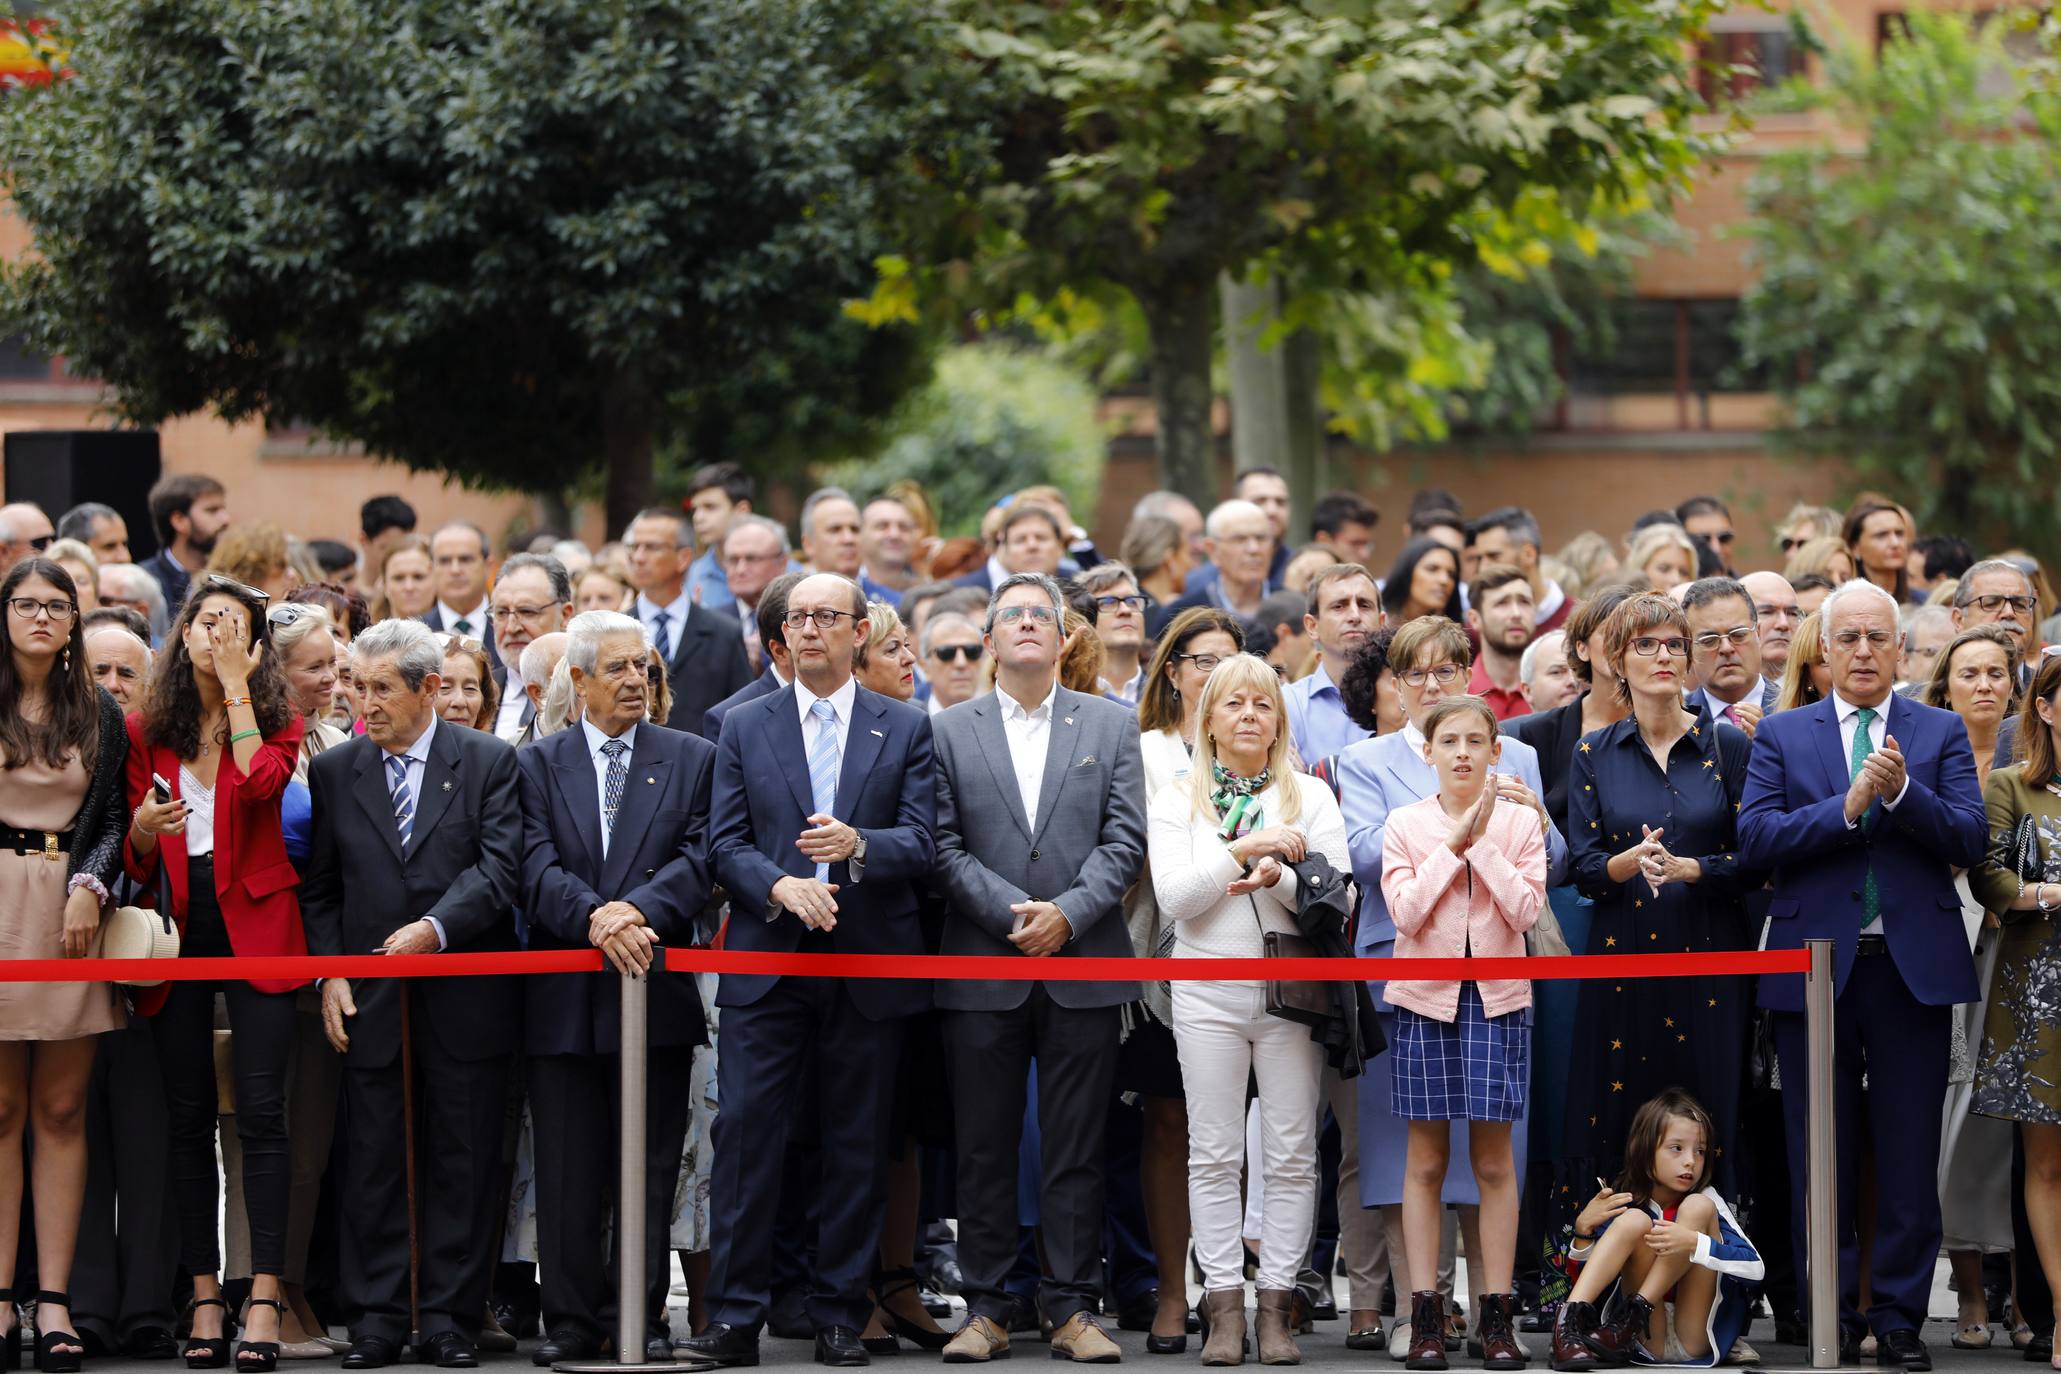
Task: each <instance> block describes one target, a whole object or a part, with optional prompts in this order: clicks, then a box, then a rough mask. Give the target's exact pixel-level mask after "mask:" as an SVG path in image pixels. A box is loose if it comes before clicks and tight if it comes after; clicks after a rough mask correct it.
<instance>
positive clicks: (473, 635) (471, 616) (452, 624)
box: [437, 597, 494, 644]
mask: <svg viewBox="0 0 2061 1374" xmlns="http://www.w3.org/2000/svg"><path fill="white" fill-rule="evenodd" d="M437 618H438V619H439V620H441V621H443V622H444V629H445V630H446V631H447V632H449V633H451V634H458V635H464V636H465V637H466V638H467V639H476V640H478V641H479V642H480V643H482V644H484V643H486V642H487V626H489V625H491V624H493V623H494V622H493V619H492V618H491V617H490V616H489V615H488V614H487V603H486V602H484V601H482V602H480V603H479V605H477V606H475V607H473V608H472V609H471V610H470V611H464V612H460V611H455V610H453V609H451V607H449V606H447V605H445V604H444V599H443V598H442V597H438V598H437ZM461 620H462V621H464V622H465V623H466V625H467V626H469V627H470V628H468V629H463V630H461V629H459V628H458V622H459V621H461Z"/></svg>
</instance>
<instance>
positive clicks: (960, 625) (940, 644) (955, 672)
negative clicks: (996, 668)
mask: <svg viewBox="0 0 2061 1374" xmlns="http://www.w3.org/2000/svg"><path fill="white" fill-rule="evenodd" d="M917 652H918V656H919V657H920V658H921V659H922V660H923V675H924V676H925V677H926V678H928V679H930V713H931V714H932V715H933V716H934V715H936V714H937V713H938V712H940V711H942V710H944V709H945V708H946V707H947V706H957V705H958V704H959V703H960V702H962V701H971V700H973V697H974V694H975V693H976V692H978V691H979V690H980V661H981V659H982V658H983V657H984V656H985V655H986V654H987V649H986V647H985V646H984V645H983V644H982V643H981V637H980V627H979V626H978V625H975V624H974V623H973V622H972V621H970V620H968V619H967V618H966V617H965V616H963V615H954V614H952V613H951V612H949V611H947V612H942V613H934V614H932V615H931V617H930V619H928V620H926V621H924V622H923V635H922V637H921V639H920V640H919V642H918V644H917Z"/></svg>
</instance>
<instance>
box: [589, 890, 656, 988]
mask: <svg viewBox="0 0 2061 1374" xmlns="http://www.w3.org/2000/svg"><path fill="white" fill-rule="evenodd" d="M587 943H588V944H590V945H592V946H594V948H596V949H598V950H600V951H601V952H602V953H603V954H606V955H607V956H608V962H609V963H611V964H614V965H615V967H616V971H617V972H619V973H627V974H629V975H630V976H631V977H632V978H639V977H642V976H643V975H644V974H646V973H648V972H650V971H651V948H652V946H653V945H656V944H657V943H658V932H657V931H655V930H653V929H652V928H651V927H650V926H649V925H647V924H646V923H645V920H644V913H643V912H641V911H639V910H638V909H637V908H636V907H634V906H631V905H630V904H629V903H628V902H603V903H602V904H601V905H600V906H597V907H595V908H594V910H593V912H592V914H590V915H589V916H588V917H587Z"/></svg>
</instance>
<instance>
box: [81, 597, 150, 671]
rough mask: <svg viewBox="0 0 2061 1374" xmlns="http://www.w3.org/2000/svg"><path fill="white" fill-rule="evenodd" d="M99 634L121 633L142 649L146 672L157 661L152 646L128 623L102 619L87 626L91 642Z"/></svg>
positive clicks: (87, 635)
mask: <svg viewBox="0 0 2061 1374" xmlns="http://www.w3.org/2000/svg"><path fill="white" fill-rule="evenodd" d="M148 575H149V574H147V573H146V574H145V576H148ZM97 634H116V635H120V636H121V637H122V638H123V639H126V640H128V641H129V642H130V643H131V644H134V645H135V646H136V647H137V648H139V649H141V650H142V651H143V668H144V671H145V672H148V671H149V670H150V665H151V664H152V663H154V662H156V661H157V655H156V654H155V653H153V652H152V651H151V648H150V646H149V645H148V644H145V643H144V642H143V641H142V640H140V639H138V638H137V637H136V632H135V631H134V630H132V629H130V628H129V627H128V626H127V625H124V624H121V623H120V622H119V621H114V620H102V621H99V622H97V623H95V624H92V625H88V626H87V627H86V639H87V641H88V642H89V643H90V642H91V641H92V638H93V636H95V635H97Z"/></svg>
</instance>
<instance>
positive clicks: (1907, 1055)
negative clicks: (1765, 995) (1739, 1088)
mask: <svg viewBox="0 0 2061 1374" xmlns="http://www.w3.org/2000/svg"><path fill="white" fill-rule="evenodd" d="M1952 1010H1953V1009H1952V1008H1951V1007H1928V1006H1925V1005H1923V1004H1921V1003H1920V1002H1919V1001H1918V1000H1917V999H1916V998H1914V997H1912V996H1911V993H1910V989H1909V988H1907V987H1905V986H1904V980H1903V978H1902V976H1901V975H1900V974H1898V973H1897V971H1896V964H1895V963H1894V961H1892V960H1891V959H1890V958H1889V956H1888V955H1886V954H1878V955H1863V956H1861V957H1859V958H1857V959H1855V960H1854V964H1853V972H1852V973H1851V974H1850V975H1848V977H1847V980H1846V989H1845V990H1844V991H1843V992H1841V993H1840V994H1839V1000H1838V1005H1837V1007H1836V1009H1835V1018H1834V1025H1835V1027H1836V1030H1835V1036H1836V1043H1835V1047H1834V1052H1833V1102H1834V1112H1835V1115H1836V1120H1837V1132H1838V1137H1839V1139H1838V1153H1839V1320H1840V1325H1841V1326H1842V1327H1843V1328H1845V1329H1846V1330H1848V1331H1857V1330H1859V1329H1860V1327H1861V1324H1862V1313H1861V1311H1860V1241H1859V1231H1858V1228H1857V1218H1858V1216H1859V1210H1858V1200H1859V1193H1860V1155H1861V1145H1862V1142H1863V1140H1864V1139H1867V1140H1871V1141H1872V1142H1873V1145H1874V1151H1875V1183H1876V1189H1877V1194H1878V1196H1880V1197H1881V1198H1882V1199H1883V1200H1884V1202H1885V1204H1887V1205H1884V1206H1883V1207H1881V1208H1879V1209H1878V1210H1877V1212H1876V1215H1875V1251H1874V1255H1873V1256H1872V1259H1873V1268H1872V1270H1871V1283H1872V1286H1873V1291H1874V1299H1875V1304H1874V1306H1873V1307H1871V1308H1869V1309H1868V1312H1867V1314H1866V1323H1867V1325H1868V1326H1869V1327H1870V1328H1872V1329H1873V1330H1874V1332H1875V1334H1876V1335H1877V1336H1878V1337H1879V1336H1882V1335H1884V1334H1885V1333H1887V1332H1890V1331H1896V1330H1911V1331H1916V1330H1919V1329H1921V1328H1922V1327H1923V1326H1924V1324H1925V1309H1926V1304H1927V1300H1928V1299H1929V1298H1930V1296H1931V1293H1932V1271H1933V1264H1934V1261H1935V1260H1936V1259H1937V1258H1938V1255H1939V1240H1940V1219H1939V1185H1938V1181H1937V1180H1938V1174H1939V1128H1940V1111H1941V1108H1942V1106H1943V1105H1944V1103H1945V1101H1946V1081H1947V1053H1948V1040H1949V1036H1950V1033H1951V1030H1950V1023H1949V1020H1948V1018H1949V1016H1950V1014H1951V1012H1952ZM1775 1046H1776V1052H1777V1053H1778V1054H1779V1055H1780V1056H1781V1062H1782V1108H1783V1115H1784V1117H1785V1118H1786V1124H1787V1134H1788V1138H1789V1168H1790V1174H1791V1176H1792V1177H1793V1178H1796V1179H1807V1178H1808V1177H1809V1175H1808V1172H1807V1155H1808V1149H1807V1147H1806V1143H1805V1123H1806V1121H1807V1118H1808V1109H1809V1099H1810V1093H1809V1084H1810V1063H1809V1054H1808V1048H1809V1047H1808V1042H1807V1040H1806V1037H1805V1034H1804V1021H1803V1016H1802V1014H1801V1013H1796V1012H1785V1013H1781V1014H1778V1015H1777V1016H1776V1017H1775ZM1870 1068H1872V1069H1873V1070H1874V1072H1873V1073H1872V1074H1869V1077H1868V1092H1867V1095H1866V1101H1865V1102H1863V1100H1862V1093H1861V1076H1862V1075H1863V1074H1867V1073H1868V1071H1869V1069H1870ZM1804 1197H1805V1190H1804V1188H1802V1187H1798V1188H1797V1189H1796V1190H1795V1206H1794V1208H1793V1209H1792V1217H1793V1225H1792V1232H1793V1242H1794V1246H1795V1252H1796V1272H1797V1273H1798V1274H1805V1273H1807V1272H1808V1270H1807V1269H1806V1268H1805V1264H1804V1259H1805V1253H1806V1251H1805V1244H1804V1217H1805V1213H1806V1206H1805V1202H1804ZM1892 1199H1893V1200H1894V1201H1893V1202H1891V1200H1892Z"/></svg>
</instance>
